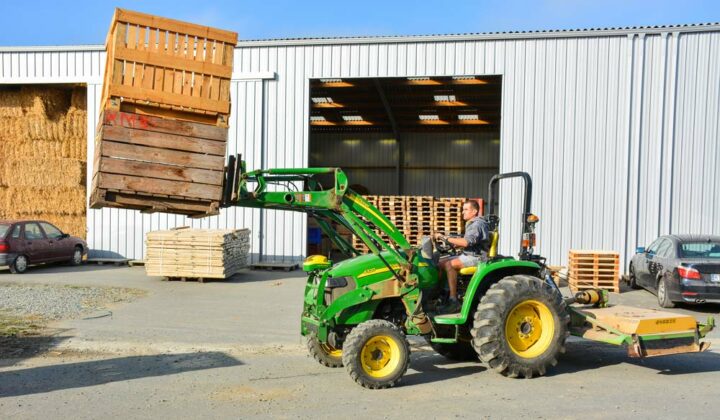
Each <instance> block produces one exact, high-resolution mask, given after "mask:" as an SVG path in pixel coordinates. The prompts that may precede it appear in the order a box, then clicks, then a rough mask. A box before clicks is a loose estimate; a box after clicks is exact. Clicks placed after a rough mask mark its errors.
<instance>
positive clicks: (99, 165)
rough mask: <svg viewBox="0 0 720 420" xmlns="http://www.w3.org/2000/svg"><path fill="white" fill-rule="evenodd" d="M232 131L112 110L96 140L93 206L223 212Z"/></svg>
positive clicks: (201, 213)
mask: <svg viewBox="0 0 720 420" xmlns="http://www.w3.org/2000/svg"><path fill="white" fill-rule="evenodd" d="M226 140H227V130H226V129H224V128H222V127H216V126H212V125H208V124H199V123H192V122H188V121H174V120H168V119H164V118H159V117H151V116H145V115H138V114H128V113H124V112H117V111H106V112H105V113H104V114H103V115H101V118H100V123H99V125H98V131H97V138H96V141H95V157H94V176H93V181H92V183H93V185H92V187H93V192H92V195H91V197H90V207H92V208H100V207H120V208H129V209H136V210H141V211H145V212H154V211H161V212H167V213H177V214H185V215H188V216H206V215H212V214H217V212H218V210H219V201H220V198H221V195H222V194H221V190H222V183H223V168H224V156H225V144H226Z"/></svg>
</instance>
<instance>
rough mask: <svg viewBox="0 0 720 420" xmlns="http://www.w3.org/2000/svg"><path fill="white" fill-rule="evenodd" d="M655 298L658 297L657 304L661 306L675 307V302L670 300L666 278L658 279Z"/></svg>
mask: <svg viewBox="0 0 720 420" xmlns="http://www.w3.org/2000/svg"><path fill="white" fill-rule="evenodd" d="M657 299H658V304H659V305H660V307H661V308H674V307H675V303H674V302H673V301H671V300H670V296H669V294H668V285H667V280H666V279H665V278H664V277H663V278H661V279H660V280H659V281H658V285H657Z"/></svg>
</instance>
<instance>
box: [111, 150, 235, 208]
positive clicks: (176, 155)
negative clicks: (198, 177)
mask: <svg viewBox="0 0 720 420" xmlns="http://www.w3.org/2000/svg"><path fill="white" fill-rule="evenodd" d="M102 155H103V157H116V158H121V159H130V160H137V161H141V162H151V163H162V164H167V165H177V166H182V167H185V168H197V169H210V170H216V171H223V169H224V164H225V160H224V158H223V157H222V156H209V155H201V154H197V153H187V152H179V151H176V150H167V149H160V148H156V147H149V146H135V145H132V144H125V143H117V142H113V141H104V142H103V150H102ZM105 188H111V187H105ZM181 195H182V194H181Z"/></svg>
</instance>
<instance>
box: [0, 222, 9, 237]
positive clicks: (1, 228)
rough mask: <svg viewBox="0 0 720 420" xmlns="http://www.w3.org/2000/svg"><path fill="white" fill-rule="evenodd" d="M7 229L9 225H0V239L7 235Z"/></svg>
mask: <svg viewBox="0 0 720 420" xmlns="http://www.w3.org/2000/svg"><path fill="white" fill-rule="evenodd" d="M8 229H10V225H6V224H4V223H0V238H4V237H5V234H6V233H7V231H8Z"/></svg>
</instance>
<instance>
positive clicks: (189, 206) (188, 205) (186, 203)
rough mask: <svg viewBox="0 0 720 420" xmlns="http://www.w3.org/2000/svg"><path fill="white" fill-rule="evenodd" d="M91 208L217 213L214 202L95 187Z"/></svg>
mask: <svg viewBox="0 0 720 420" xmlns="http://www.w3.org/2000/svg"><path fill="white" fill-rule="evenodd" d="M90 207H91V208H102V207H120V208H129V209H134V210H144V209H155V211H164V212H167V213H176V214H185V215H188V216H195V215H212V214H217V213H218V207H217V205H216V204H215V203H212V202H208V201H199V200H188V199H182V200H180V199H173V198H164V197H151V196H145V195H138V194H127V193H115V192H109V191H107V190H104V189H101V188H100V189H96V190H94V191H93V194H92V195H91V198H90Z"/></svg>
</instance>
